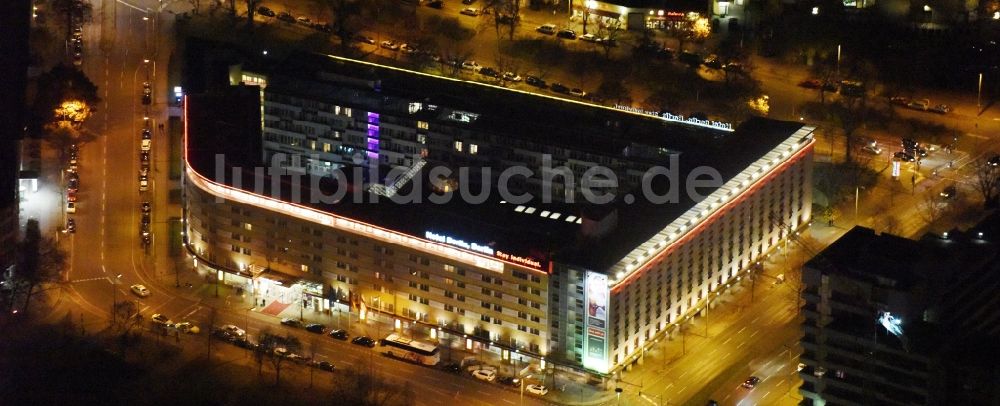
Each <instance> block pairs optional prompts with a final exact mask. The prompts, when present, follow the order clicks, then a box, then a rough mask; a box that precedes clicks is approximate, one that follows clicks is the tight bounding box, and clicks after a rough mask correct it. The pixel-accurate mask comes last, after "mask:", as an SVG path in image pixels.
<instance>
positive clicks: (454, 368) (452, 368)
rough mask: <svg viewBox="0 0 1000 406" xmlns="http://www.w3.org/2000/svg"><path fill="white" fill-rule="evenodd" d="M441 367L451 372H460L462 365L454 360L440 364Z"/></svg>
mask: <svg viewBox="0 0 1000 406" xmlns="http://www.w3.org/2000/svg"><path fill="white" fill-rule="evenodd" d="M441 369H443V370H445V371H448V372H451V373H453V374H457V373H459V372H462V366H461V365H458V364H456V363H454V362H452V363H448V364H444V365H442V366H441Z"/></svg>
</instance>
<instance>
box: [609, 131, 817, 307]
mask: <svg viewBox="0 0 1000 406" xmlns="http://www.w3.org/2000/svg"><path fill="white" fill-rule="evenodd" d="M814 141H815V138H813V139H810V140H809V144H808V145H806V146H805V147H803V148H802V149H801V150H799V151H798V152H796V153H795V155H792V156H791V157H790V158H789V159H788V160H786V161H785V162H783V163H781V164H780V165H777V166H775V167H774V168H771V170H770V171H768V173H767V175H764V176H762V177H761V178H760V179H758V180H757V181H756V182H754V184H753V185H751V186H750V187H748V188H747V189H746V190H744V191H743V193H740V194H739V195H737V196H736V197H734V198H733V199H730V200H729V201H728V202H726V203H725V204H723V205H722V207H719V209H717V210H716V211H715V212H714V213H712V214H711V215H710V216H708V217H707V218H705V220H703V221H701V222H700V223H699V224H698V225H697V226H695V227H694V228H693V229H691V230H690V231H688V232H687V233H684V236H682V237H681V238H679V239H677V240H675V241H673V242H672V243H670V245H669V246H668V247H666V248H664V249H663V251H660V253H659V254H656V256H654V257H653V258H650V259H649V260H648V261H646V262H645V263H644V264H642V265H641V266H640V267H639V269H636V270H635V271H633V272H632V273H631V274H629V275H628V276H626V277H625V279H622V280H621V281H619V282H618V283H616V284H615V286H613V287H611V292H612V293H614V292H617V291H618V290H620V289H621V288H622V287H623V286H625V285H627V284H628V283H629V282H631V280H632V279H633V278H635V277H636V276H638V275H639V274H641V273H643V272H645V271H646V270H647V269H648V268H649V267H651V266H652V265H653V264H655V263H657V262H658V261H659V260H660V259H661V258H662V257H664V256H666V255H667V254H669V253H671V252H673V251H675V250H676V249H677V248H678V247H680V246H681V245H682V244H683V243H684V242H686V240H689V239H691V238H694V237H695V236H697V234H698V233H697V231H700V229H701V228H702V227H705V226H707V225H709V224H711V223H713V222H714V221H715V218H716V217H718V216H719V215H721V214H724V213H725V212H727V211H728V210H729V209H730V207H729V206H731V205H733V204H735V203H742V202H743V201H744V200H746V198H747V197H749V196H750V194H751V192H756V190H757V189H759V188H761V187H762V186H763V185H764V184H765V183H766V182H764V181H765V180H770V179H771V178H773V177H775V176H777V175H778V173H779V172H781V171H784V170H785V169H786V167H787V166H789V165H791V164H794V163H796V162H797V161H799V160H800V159H801V158H802V157H801V155H803V154H805V153H806V152H809V151H812V148H813V142H814Z"/></svg>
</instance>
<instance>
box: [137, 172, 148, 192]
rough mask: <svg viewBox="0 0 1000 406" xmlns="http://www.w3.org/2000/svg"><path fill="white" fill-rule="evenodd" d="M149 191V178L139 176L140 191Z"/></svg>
mask: <svg viewBox="0 0 1000 406" xmlns="http://www.w3.org/2000/svg"><path fill="white" fill-rule="evenodd" d="M147 190H149V177H148V176H143V175H139V191H140V192H145V191H147Z"/></svg>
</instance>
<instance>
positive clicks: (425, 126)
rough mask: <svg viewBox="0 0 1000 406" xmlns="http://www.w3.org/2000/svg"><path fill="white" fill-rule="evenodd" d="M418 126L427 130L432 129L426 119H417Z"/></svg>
mask: <svg viewBox="0 0 1000 406" xmlns="http://www.w3.org/2000/svg"><path fill="white" fill-rule="evenodd" d="M417 128H419V129H421V130H427V129H430V125H428V124H427V122H426V121H417Z"/></svg>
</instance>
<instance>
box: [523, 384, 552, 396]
mask: <svg viewBox="0 0 1000 406" xmlns="http://www.w3.org/2000/svg"><path fill="white" fill-rule="evenodd" d="M524 389H525V390H527V391H528V393H531V394H533V395H538V396H545V394H546V393H549V389H548V388H546V387H545V386H542V385H534V384H532V385H528V386H525V387H524Z"/></svg>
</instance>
